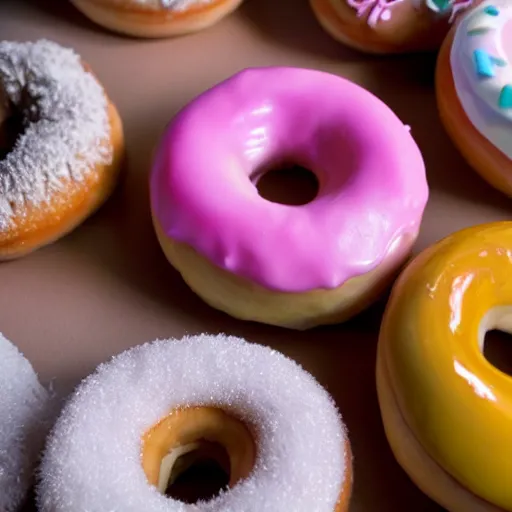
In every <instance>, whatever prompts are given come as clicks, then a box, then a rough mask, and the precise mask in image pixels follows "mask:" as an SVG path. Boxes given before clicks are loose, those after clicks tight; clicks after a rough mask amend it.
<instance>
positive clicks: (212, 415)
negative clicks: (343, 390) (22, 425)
mask: <svg viewBox="0 0 512 512" xmlns="http://www.w3.org/2000/svg"><path fill="white" fill-rule="evenodd" d="M198 442H199V443H200V442H210V443H217V444H218V445H221V446H222V447H223V449H224V450H225V451H226V452H227V456H228V463H227V465H228V466H230V468H231V470H230V473H231V474H230V482H229V487H230V489H229V490H226V491H225V492H222V493H220V494H218V495H217V496H216V497H214V498H212V499H210V500H208V501H202V502H198V503H196V504H194V505H192V504H185V503H184V502H182V501H178V500H176V499H172V498H169V497H167V496H165V495H163V494H162V492H161V491H162V490H163V489H165V487H166V482H167V481H168V479H169V474H172V473H173V471H172V470H173V466H174V465H175V464H174V463H175V459H176V458H177V457H179V455H180V454H182V453H184V452H187V451H189V450H192V449H194V447H195V444H196V443H198ZM41 475H42V477H41V482H40V486H39V488H38V504H39V507H40V510H41V512H69V511H70V510H81V511H84V510H90V511H95V512H105V511H114V510H116V511H117V510H122V511H123V512H140V511H141V510H144V511H145V512H178V511H179V512H186V511H196V512H206V511H208V512H221V511H222V512H225V511H227V510H237V511H241V510H243V511H244V512H290V511H291V510H293V511H294V512H311V511H315V512H333V511H335V512H341V511H344V510H346V509H347V507H348V500H349V495H350V488H351V456H350V448H349V442H348V439H347V435H346V431H345V427H344V426H343V424H342V422H341V419H340V416H339V414H338V412H337V410H336V407H335V405H334V403H333V401H332V399H331V398H330V397H329V395H328V394H327V393H326V391H325V390H324V389H322V388H321V386H320V385H319V384H318V383H317V382H316V381H315V380H314V379H313V378H312V377H311V376H310V375H309V374H308V373H306V372H305V371H304V370H302V369H301V368H300V367H299V366H298V365H297V364H296V363H294V362H293V361H291V360H289V359H287V358H286V357H284V356H283V355H281V354H279V353H277V352H275V351H273V350H270V349H269V348H266V347H261V346H258V345H254V344H249V343H247V342H245V341H243V340H242V339H239V338H233V337H225V336H222V335H220V336H208V335H202V336H195V337H188V338H184V339H183V340H180V341H176V340H166V341H157V342H154V343H150V344H146V345H142V346H139V347H136V348H134V349H131V350H128V351H127V352H124V353H123V354H121V355H119V356H117V357H115V358H114V359H113V360H111V361H110V362H109V363H107V364H103V365H101V366H100V367H99V368H98V369H97V371H96V372H95V373H94V374H92V375H91V376H90V377H88V378H87V379H86V380H85V381H84V382H83V383H82V384H81V385H80V386H79V387H78V389H77V390H76V392H75V394H74V395H73V397H72V398H71V399H70V401H69V403H68V404H67V406H66V407H65V408H64V410H63V412H62V415H61V417H60V418H59V420H58V421H57V424H56V426H55V428H54V430H53V433H52V434H51V435H50V437H49V442H48V444H47V450H46V453H45V455H44V459H43V462H42V467H41ZM159 489H160V491H159Z"/></svg>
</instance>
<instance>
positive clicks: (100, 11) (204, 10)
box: [71, 0, 242, 38]
mask: <svg viewBox="0 0 512 512" xmlns="http://www.w3.org/2000/svg"><path fill="white" fill-rule="evenodd" d="M71 3H72V4H74V5H75V7H76V8H77V9H78V10H80V11H81V12H82V13H83V14H84V15H85V16H87V17H88V18H89V19H90V20H91V21H93V22H95V23H97V24H98V25H101V26H102V27H105V28H107V29H109V30H112V31H114V32H118V33H121V34H125V35H130V36H135V37H147V38H159V37H172V36H180V35H184V34H188V33H191V32H197V31H199V30H203V29H205V28H208V27H210V26H212V25H214V24H215V23H217V22H218V21H220V20H221V19H222V18H224V17H225V16H227V15H228V14H231V13H232V12H233V11H234V10H235V9H236V8H237V7H238V6H239V5H240V4H241V3H242V0H71Z"/></svg>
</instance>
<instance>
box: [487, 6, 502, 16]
mask: <svg viewBox="0 0 512 512" xmlns="http://www.w3.org/2000/svg"><path fill="white" fill-rule="evenodd" d="M484 12H485V14H488V15H489V16H499V15H500V10H499V9H498V8H497V7H496V6H494V5H489V6H487V7H486V8H485V9H484Z"/></svg>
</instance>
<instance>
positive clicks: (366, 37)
mask: <svg viewBox="0 0 512 512" xmlns="http://www.w3.org/2000/svg"><path fill="white" fill-rule="evenodd" d="M473 1H474V0H310V3H311V6H312V8H313V11H314V13H315V14H316V17H317V18H318V21H319V22H320V24H321V25H322V26H323V28H324V29H325V30H326V31H327V32H328V33H329V34H330V35H331V36H332V37H334V38H335V39H337V40H338V41H340V42H342V43H344V44H347V45H348V46H351V47H353V48H356V49H358V50H362V51H365V52H369V53H378V54H383V53H405V52H414V51H429V50H434V49H437V48H439V47H440V46H441V43H442V42H443V39H444V38H445V37H446V34H447V33H448V31H449V29H450V26H451V24H452V23H453V22H454V21H455V19H456V18H457V16H458V15H459V14H460V13H461V12H463V11H464V10H466V9H468V8H469V7H471V5H472V4H473Z"/></svg>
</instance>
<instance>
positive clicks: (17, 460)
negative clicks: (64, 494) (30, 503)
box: [0, 334, 51, 512]
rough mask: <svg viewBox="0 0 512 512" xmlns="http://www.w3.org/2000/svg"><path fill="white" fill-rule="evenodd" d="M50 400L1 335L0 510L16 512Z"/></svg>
mask: <svg viewBox="0 0 512 512" xmlns="http://www.w3.org/2000/svg"><path fill="white" fill-rule="evenodd" d="M50 404H51V398H50V395H49V393H48V391H47V390H46V389H45V388H44V387H43V386H41V384H40V383H39V380H38V378H37V375H36V374H35V373H34V370H33V368H32V366H31V365H30V363H29V362H28V360H27V359H26V358H25V357H24V356H23V355H22V354H21V353H20V352H19V350H18V349H17V348H16V347H15V346H14V345H13V344H12V343H11V342H9V341H8V340H7V339H6V338H4V336H3V335H1V334H0V510H1V511H2V512H15V511H17V510H18V509H19V507H20V506H21V504H22V502H23V500H24V498H25V496H26V494H27V491H28V490H29V488H30V486H31V484H32V481H33V474H34V469H35V466H36V464H37V462H38V459H39V455H40V453H41V450H42V448H43V443H44V439H45V436H46V433H47V432H48V428H49V420H50V415H49V408H50Z"/></svg>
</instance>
